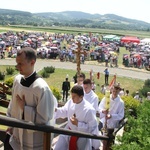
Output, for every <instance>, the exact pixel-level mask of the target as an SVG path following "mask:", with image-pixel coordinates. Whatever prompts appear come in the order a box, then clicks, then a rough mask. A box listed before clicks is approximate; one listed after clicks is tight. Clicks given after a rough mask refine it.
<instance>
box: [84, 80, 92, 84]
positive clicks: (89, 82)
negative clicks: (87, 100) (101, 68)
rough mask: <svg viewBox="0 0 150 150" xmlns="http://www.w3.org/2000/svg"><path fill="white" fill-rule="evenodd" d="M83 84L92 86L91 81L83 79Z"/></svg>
mask: <svg viewBox="0 0 150 150" xmlns="http://www.w3.org/2000/svg"><path fill="white" fill-rule="evenodd" d="M83 84H92V81H91V80H90V79H85V80H84V81H83Z"/></svg>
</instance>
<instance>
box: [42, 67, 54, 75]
mask: <svg viewBox="0 0 150 150" xmlns="http://www.w3.org/2000/svg"><path fill="white" fill-rule="evenodd" d="M44 70H45V71H46V72H47V73H54V71H55V67H53V66H50V67H44Z"/></svg>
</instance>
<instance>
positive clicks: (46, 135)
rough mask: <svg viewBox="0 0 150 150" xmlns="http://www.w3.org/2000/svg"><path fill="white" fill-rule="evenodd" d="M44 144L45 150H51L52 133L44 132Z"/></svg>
mask: <svg viewBox="0 0 150 150" xmlns="http://www.w3.org/2000/svg"><path fill="white" fill-rule="evenodd" d="M43 140H44V142H43V143H44V145H43V150H50V149H51V133H47V132H44V139H43Z"/></svg>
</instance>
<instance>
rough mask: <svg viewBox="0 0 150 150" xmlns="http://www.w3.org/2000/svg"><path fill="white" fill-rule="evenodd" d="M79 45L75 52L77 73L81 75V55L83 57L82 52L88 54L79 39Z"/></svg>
mask: <svg viewBox="0 0 150 150" xmlns="http://www.w3.org/2000/svg"><path fill="white" fill-rule="evenodd" d="M77 45H78V48H77V50H75V51H74V53H75V54H76V63H77V75H80V71H81V68H80V64H81V60H80V57H81V54H84V55H86V51H83V50H82V47H81V43H80V42H79V41H78V43H77Z"/></svg>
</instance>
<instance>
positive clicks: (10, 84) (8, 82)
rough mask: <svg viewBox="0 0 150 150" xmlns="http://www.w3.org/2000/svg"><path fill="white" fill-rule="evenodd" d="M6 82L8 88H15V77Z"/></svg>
mask: <svg viewBox="0 0 150 150" xmlns="http://www.w3.org/2000/svg"><path fill="white" fill-rule="evenodd" d="M4 82H5V84H6V85H7V86H9V87H12V86H13V82H14V77H11V78H8V79H6V80H5V81H4Z"/></svg>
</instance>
